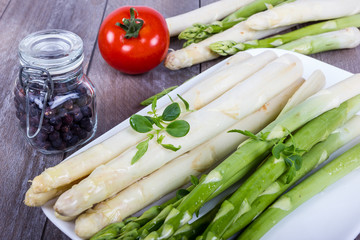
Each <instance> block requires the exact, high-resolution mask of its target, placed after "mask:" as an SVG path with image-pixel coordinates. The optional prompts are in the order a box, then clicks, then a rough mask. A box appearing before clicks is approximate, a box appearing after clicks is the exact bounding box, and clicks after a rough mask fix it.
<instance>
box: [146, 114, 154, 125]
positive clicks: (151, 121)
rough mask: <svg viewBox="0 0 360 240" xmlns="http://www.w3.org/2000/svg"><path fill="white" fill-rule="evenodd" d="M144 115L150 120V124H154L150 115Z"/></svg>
mask: <svg viewBox="0 0 360 240" xmlns="http://www.w3.org/2000/svg"><path fill="white" fill-rule="evenodd" d="M144 117H146V118H147V120H149V121H150V122H151V125H152V124H154V120H153V118H152V117H150V116H144Z"/></svg>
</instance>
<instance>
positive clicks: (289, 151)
mask: <svg viewBox="0 0 360 240" xmlns="http://www.w3.org/2000/svg"><path fill="white" fill-rule="evenodd" d="M294 152H295V146H294V145H290V146H288V147H286V148H285V149H284V152H283V153H284V154H285V155H286V156H291V155H293V154H294Z"/></svg>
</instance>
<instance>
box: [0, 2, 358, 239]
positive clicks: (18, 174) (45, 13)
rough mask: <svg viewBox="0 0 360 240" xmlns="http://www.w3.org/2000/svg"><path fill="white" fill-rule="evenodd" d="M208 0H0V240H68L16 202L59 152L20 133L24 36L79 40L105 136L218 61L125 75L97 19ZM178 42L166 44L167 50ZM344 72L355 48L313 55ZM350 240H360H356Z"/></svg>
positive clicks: (353, 62)
mask: <svg viewBox="0 0 360 240" xmlns="http://www.w3.org/2000/svg"><path fill="white" fill-rule="evenodd" d="M214 1H215V0H182V1H173V0H161V1H160V0H128V1H125V0H31V1H29V0H0V39H1V44H0V59H1V65H0V84H1V88H0V126H1V127H0V139H1V144H0V164H1V167H0V183H1V184H0V198H1V202H0V239H2V240H8V239H9V240H10V239H11V240H13V239H15V240H17V239H27V240H33V239H51V240H52V239H68V237H67V236H66V235H64V234H63V233H62V232H61V231H60V230H59V229H58V228H57V227H55V226H54V225H53V224H52V223H51V222H50V221H49V220H47V218H46V217H45V215H44V214H43V213H42V211H41V209H40V208H30V207H26V206H25V205H24V204H23V199H24V194H25V192H26V190H27V189H28V187H29V185H30V184H29V183H28V181H29V180H31V179H33V178H34V177H35V176H36V175H38V174H40V173H41V172H42V171H43V170H44V169H45V168H48V167H50V166H53V165H55V164H57V163H59V162H60V161H62V160H63V159H64V158H65V157H66V154H58V155H53V156H47V155H43V154H40V153H38V152H36V151H34V150H33V149H32V148H31V147H30V146H29V145H27V144H26V142H25V139H24V137H23V136H22V135H21V134H20V131H19V127H18V125H17V121H16V120H17V119H16V117H15V109H14V106H13V100H12V99H13V98H12V88H13V83H14V80H15V79H16V77H17V74H18V70H19V60H18V55H17V47H18V44H19V42H20V41H21V39H22V38H23V37H25V36H26V35H28V34H30V33H32V32H35V31H39V30H43V29H65V30H69V31H72V32H74V33H76V34H78V35H79V36H80V37H81V38H82V39H83V41H84V48H85V60H84V68H85V72H86V74H87V75H88V76H89V78H90V79H91V80H92V81H93V83H94V84H95V86H96V92H97V106H98V129H97V133H96V136H100V135H101V134H103V133H104V132H106V131H108V130H109V129H111V128H112V127H114V126H115V125H117V124H118V123H120V122H121V121H123V120H124V119H126V118H128V117H129V116H130V115H131V114H133V113H135V112H137V111H138V110H140V109H141V106H140V105H139V102H140V101H141V100H143V99H144V98H146V97H149V96H151V95H153V94H155V93H157V92H159V91H161V90H162V89H164V88H166V87H169V86H173V85H179V84H181V83H183V82H184V81H185V80H187V79H189V78H191V77H192V76H194V75H196V74H198V73H200V72H201V71H204V70H205V69H207V68H209V67H211V66H212V65H214V64H215V63H216V62H217V61H212V62H208V63H204V64H201V65H196V66H193V67H191V68H187V69H183V70H180V71H170V70H167V69H166V68H165V67H164V66H162V65H161V66H158V67H157V68H156V69H154V70H152V71H151V72H149V73H147V74H143V75H140V76H127V75H124V74H122V73H120V72H118V71H116V70H114V69H112V68H111V67H109V66H108V65H107V64H106V63H105V62H104V60H103V59H102V57H101V55H100V53H99V49H98V46H97V44H96V40H97V33H98V29H99V27H100V24H101V22H102V20H103V18H104V16H106V15H108V14H109V13H110V12H111V11H113V10H114V9H116V8H118V7H120V6H122V5H127V4H131V5H147V6H151V7H153V8H155V9H157V10H158V11H159V12H161V13H162V14H163V15H164V16H165V17H170V16H174V15H177V14H180V13H183V12H186V11H189V10H192V9H195V8H198V7H200V6H204V5H206V4H209V3H211V2H214ZM180 45H181V43H180V42H179V41H177V40H176V39H171V46H170V47H171V48H174V49H178V48H180ZM313 57H314V58H317V59H319V60H322V61H325V62H327V63H330V64H332V65H335V66H337V67H340V68H342V69H345V70H347V71H350V72H353V73H357V72H360V47H357V48H356V49H351V50H342V51H333V52H327V53H322V54H316V55H314V56H313ZM357 239H360V235H359V236H358V238H357Z"/></svg>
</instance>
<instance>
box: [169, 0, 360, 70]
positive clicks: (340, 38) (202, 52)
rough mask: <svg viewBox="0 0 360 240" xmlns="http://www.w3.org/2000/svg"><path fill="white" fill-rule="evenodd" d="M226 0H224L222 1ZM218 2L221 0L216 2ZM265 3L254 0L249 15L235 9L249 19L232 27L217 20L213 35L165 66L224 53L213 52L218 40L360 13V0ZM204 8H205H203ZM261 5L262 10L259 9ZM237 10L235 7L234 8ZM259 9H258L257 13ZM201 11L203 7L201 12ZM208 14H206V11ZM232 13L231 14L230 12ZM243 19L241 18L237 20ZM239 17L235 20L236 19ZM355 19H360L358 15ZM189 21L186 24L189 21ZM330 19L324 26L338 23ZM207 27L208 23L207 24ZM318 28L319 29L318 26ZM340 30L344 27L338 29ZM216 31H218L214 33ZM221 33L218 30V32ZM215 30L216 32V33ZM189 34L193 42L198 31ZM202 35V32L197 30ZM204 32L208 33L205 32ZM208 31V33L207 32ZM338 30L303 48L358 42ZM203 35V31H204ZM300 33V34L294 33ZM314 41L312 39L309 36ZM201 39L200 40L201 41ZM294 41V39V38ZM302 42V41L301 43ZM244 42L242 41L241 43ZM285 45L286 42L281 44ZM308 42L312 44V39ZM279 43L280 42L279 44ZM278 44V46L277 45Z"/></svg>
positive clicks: (255, 36) (172, 56) (176, 54)
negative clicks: (211, 46)
mask: <svg viewBox="0 0 360 240" xmlns="http://www.w3.org/2000/svg"><path fill="white" fill-rule="evenodd" d="M219 2H222V1H219ZM216 3H218V2H216ZM261 4H262V5H264V4H266V1H265V2H264V1H261V0H256V1H254V2H251V3H249V4H247V5H245V7H247V10H249V11H251V12H254V13H255V14H253V15H252V16H250V17H249V18H247V17H243V18H241V15H242V14H243V15H244V16H247V15H246V12H245V11H242V12H241V11H240V10H241V9H240V10H239V11H240V12H238V13H236V12H235V13H233V15H235V16H236V17H238V18H239V19H246V18H247V19H246V21H243V22H240V23H238V24H236V25H235V24H234V23H231V24H230V25H231V26H232V27H231V28H226V27H224V30H225V29H227V30H225V31H220V30H217V28H222V27H223V26H222V25H223V24H222V23H221V24H219V23H216V22H215V23H213V24H212V25H210V27H209V28H207V31H208V33H209V34H208V35H209V36H210V37H209V38H206V39H205V40H203V41H201V39H200V40H199V39H194V41H193V42H194V43H192V44H190V45H188V46H187V47H185V48H183V49H180V50H176V51H173V52H170V53H169V54H168V56H167V57H166V60H165V66H166V67H167V68H169V69H171V70H177V69H181V68H185V67H190V66H192V65H194V64H197V63H201V62H204V61H208V60H212V59H215V58H217V57H219V56H220V55H223V54H220V55H219V54H218V51H216V52H213V51H211V49H210V47H209V46H210V45H211V44H214V43H217V42H237V43H243V42H246V41H248V42H249V43H251V40H257V39H260V38H264V37H268V36H270V35H273V34H276V33H278V32H280V31H282V30H285V29H287V28H290V27H292V26H294V24H298V23H304V22H311V21H318V20H328V19H336V18H341V17H345V16H352V15H355V14H358V13H360V4H359V3H358V1H357V0H344V1H338V0H295V1H285V2H284V3H283V4H279V5H276V6H275V7H268V10H266V11H263V10H264V7H261ZM200 9H201V8H200ZM257 9H259V10H257ZM217 11H222V9H218V10H217ZM234 11H235V10H234ZM256 12H257V13H256ZM200 14H201V11H200V10H199V16H201V15H200ZM204 15H206V14H204ZM230 16H231V15H230ZM230 16H228V17H227V18H225V19H224V20H227V21H226V23H227V25H229V21H230V22H231V20H228V19H232V18H231V17H230ZM174 19H177V20H178V21H179V24H182V23H185V21H184V20H183V19H182V18H181V15H180V16H179V17H178V18H174ZM236 21H240V20H238V19H237V20H236ZM236 21H235V22H236ZM354 21H357V20H355V19H354ZM186 24H187V23H185V24H184V25H186ZM331 24H335V22H333V23H329V25H327V26H323V28H329V31H331V30H330V29H333V28H334V26H333V25H331ZM189 26H190V25H186V26H184V28H186V27H189ZM345 27H358V23H356V22H354V23H353V25H352V24H351V22H348V23H347V24H345V25H344V26H343V27H342V28H345ZM205 28H206V27H205ZM314 30H316V29H314ZM335 30H340V29H335ZM213 31H215V33H213ZM217 31H219V33H217V34H216V32H217ZM324 32H325V31H324V29H318V33H311V35H315V34H320V33H324ZM213 34H215V35H213ZM189 35H190V36H189V38H190V39H189V38H184V39H187V41H188V42H189V41H190V42H191V40H192V39H191V36H192V35H194V34H191V33H190V34H189ZM195 35H201V34H195ZM203 35H204V34H203ZM205 35H206V34H205ZM333 35H334V34H326V35H323V36H321V39H319V38H315V39H311V41H312V43H314V42H316V44H313V45H314V46H313V47H312V49H311V51H303V52H304V53H306V54H312V53H317V52H322V51H328V50H333V49H343V48H352V47H354V46H357V44H354V42H358V41H356V39H355V40H354V37H357V36H356V35H352V37H353V38H352V40H353V41H352V42H349V40H348V39H349V37H348V36H349V35H341V34H340V33H339V34H337V37H336V39H335V38H333V37H332V36H333ZM201 36H202V35H201ZM294 37H296V36H294ZM301 37H303V36H298V37H297V38H296V39H299V38H301ZM326 38H330V39H329V40H328V41H324V39H326ZM306 40H307V41H310V39H306ZM198 41H200V42H198ZM291 41H293V40H291ZM304 41H305V39H303V40H302V41H301V42H295V43H292V42H290V43H289V44H290V45H289V44H288V45H287V46H284V48H285V49H290V50H293V49H295V48H303V47H304V43H303V42H304ZM330 41H331V42H332V47H331V48H330V47H327V43H328V42H330ZM300 44H301V45H300ZM240 45H241V44H240ZM280 45H282V44H280ZM308 45H310V44H309V43H308ZM277 46H279V45H277ZM274 47H275V46H274Z"/></svg>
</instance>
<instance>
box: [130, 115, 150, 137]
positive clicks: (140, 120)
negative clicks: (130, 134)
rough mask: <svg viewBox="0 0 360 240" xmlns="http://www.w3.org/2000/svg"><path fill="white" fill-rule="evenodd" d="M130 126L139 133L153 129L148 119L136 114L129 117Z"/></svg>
mask: <svg viewBox="0 0 360 240" xmlns="http://www.w3.org/2000/svg"><path fill="white" fill-rule="evenodd" d="M130 126H131V127H132V128H133V129H134V130H135V131H137V132H139V133H147V132H150V131H151V130H152V129H153V127H152V123H151V122H150V121H149V119H147V118H146V117H144V116H141V115H137V114H134V115H132V116H131V117H130Z"/></svg>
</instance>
